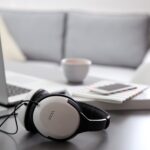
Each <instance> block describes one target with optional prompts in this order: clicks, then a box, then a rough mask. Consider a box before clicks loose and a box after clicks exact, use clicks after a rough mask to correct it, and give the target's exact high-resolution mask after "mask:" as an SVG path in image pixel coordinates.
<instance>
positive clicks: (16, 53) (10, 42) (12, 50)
mask: <svg viewBox="0 0 150 150" xmlns="http://www.w3.org/2000/svg"><path fill="white" fill-rule="evenodd" d="M0 37H1V43H2V50H3V55H4V59H6V60H17V61H25V60H26V57H25V55H24V54H23V53H22V51H21V50H20V48H19V46H18V45H17V44H16V42H15V40H14V39H13V37H12V36H11V34H10V33H9V31H8V29H7V26H6V24H5V22H4V20H3V19H2V17H0Z"/></svg>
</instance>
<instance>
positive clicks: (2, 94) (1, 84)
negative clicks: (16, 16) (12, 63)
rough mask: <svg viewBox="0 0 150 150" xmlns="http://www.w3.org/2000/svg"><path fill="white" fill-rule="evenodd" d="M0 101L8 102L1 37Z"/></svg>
mask: <svg viewBox="0 0 150 150" xmlns="http://www.w3.org/2000/svg"><path fill="white" fill-rule="evenodd" d="M0 102H3V103H8V95H7V87H6V78H5V69H4V60H3V53H2V44H1V39H0Z"/></svg>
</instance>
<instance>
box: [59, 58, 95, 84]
mask: <svg viewBox="0 0 150 150" xmlns="http://www.w3.org/2000/svg"><path fill="white" fill-rule="evenodd" d="M91 64H92V62H91V61H90V60H88V59H84V58H65V59H63V60H62V61H61V65H62V68H63V71H64V74H65V77H66V78H67V80H68V81H69V82H73V83H80V82H83V80H84V79H85V78H86V76H87V74H88V71H89V68H90V65H91Z"/></svg>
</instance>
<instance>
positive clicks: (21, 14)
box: [0, 10, 150, 83]
mask: <svg viewBox="0 0 150 150" xmlns="http://www.w3.org/2000/svg"><path fill="white" fill-rule="evenodd" d="M0 14H1V16H2V17H3V19H4V21H5V23H6V25H7V28H8V30H9V32H10V34H11V35H12V37H13V38H14V40H15V41H16V43H17V45H18V46H19V48H20V50H21V51H22V52H23V54H24V56H25V57H26V61H17V60H7V61H5V62H6V63H5V66H6V69H7V70H10V71H15V72H19V73H24V74H27V75H32V76H36V77H42V78H43V77H44V78H45V79H48V80H54V78H53V77H55V78H56V77H57V78H59V77H60V74H61V73H60V74H59V73H58V74H56V70H58V72H61V67H60V62H61V59H63V58H66V57H84V58H88V59H90V60H92V63H93V64H92V66H91V68H90V71H89V76H94V77H98V78H106V79H112V80H116V81H121V82H122V81H123V82H132V81H135V82H137V83H138V78H137V80H134V77H135V76H136V73H137V72H140V73H141V71H139V68H141V65H143V64H144V63H145V59H147V60H149V57H148V53H149V48H150V38H149V37H150V36H149V35H150V34H149V27H150V23H149V22H150V16H149V15H147V14H96V13H92V12H51V11H49V12H40V11H39V12H37V11H34V12H32V11H19V10H18V11H11V10H0ZM12 51H13V49H12ZM140 82H141V83H142V80H140Z"/></svg>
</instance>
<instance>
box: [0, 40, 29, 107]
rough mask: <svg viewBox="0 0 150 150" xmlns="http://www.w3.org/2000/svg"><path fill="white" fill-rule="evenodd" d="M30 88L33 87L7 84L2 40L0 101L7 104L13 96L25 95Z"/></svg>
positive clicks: (0, 52) (0, 53)
mask: <svg viewBox="0 0 150 150" xmlns="http://www.w3.org/2000/svg"><path fill="white" fill-rule="evenodd" d="M30 90H31V89H27V88H25V87H19V86H17V85H13V84H6V76H5V69H4V60H3V53H2V46H1V41H0V102H1V103H5V104H7V103H8V100H9V99H11V98H12V97H15V96H18V95H24V94H26V93H28V92H29V91H30ZM20 98H21V97H20ZM16 100H19V99H16ZM20 100H21V99H20Z"/></svg>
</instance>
